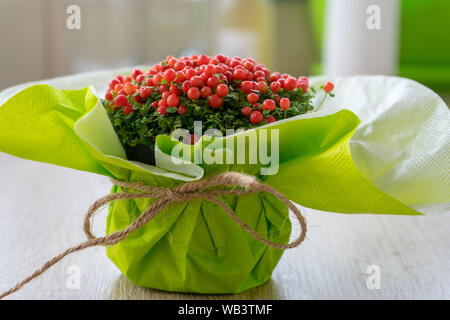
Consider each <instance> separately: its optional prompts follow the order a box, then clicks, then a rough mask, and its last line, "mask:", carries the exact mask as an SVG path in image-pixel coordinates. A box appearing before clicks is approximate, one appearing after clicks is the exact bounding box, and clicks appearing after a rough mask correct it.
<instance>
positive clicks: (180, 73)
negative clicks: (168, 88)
mask: <svg viewBox="0 0 450 320" xmlns="http://www.w3.org/2000/svg"><path fill="white" fill-rule="evenodd" d="M184 80H186V75H185V74H184V73H183V71H178V72H177V77H176V78H175V82H177V83H183V82H184Z"/></svg>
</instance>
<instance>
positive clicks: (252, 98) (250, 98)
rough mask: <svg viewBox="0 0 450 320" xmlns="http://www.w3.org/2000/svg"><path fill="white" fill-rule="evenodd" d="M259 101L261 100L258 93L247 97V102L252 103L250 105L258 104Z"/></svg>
mask: <svg viewBox="0 0 450 320" xmlns="http://www.w3.org/2000/svg"><path fill="white" fill-rule="evenodd" d="M258 100H259V96H258V95H257V94H256V93H250V94H249V95H248V96H247V101H248V102H250V103H252V104H253V103H257V102H258Z"/></svg>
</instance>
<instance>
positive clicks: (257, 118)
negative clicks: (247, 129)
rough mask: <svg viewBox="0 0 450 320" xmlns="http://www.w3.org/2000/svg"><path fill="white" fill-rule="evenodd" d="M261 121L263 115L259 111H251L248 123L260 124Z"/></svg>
mask: <svg viewBox="0 0 450 320" xmlns="http://www.w3.org/2000/svg"><path fill="white" fill-rule="evenodd" d="M263 119H264V117H263V114H262V113H261V112H260V111H253V112H252V113H251V114H250V122H251V123H253V124H257V123H260V122H261V121H263Z"/></svg>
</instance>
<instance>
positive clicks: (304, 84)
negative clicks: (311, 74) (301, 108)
mask: <svg viewBox="0 0 450 320" xmlns="http://www.w3.org/2000/svg"><path fill="white" fill-rule="evenodd" d="M297 88H302V90H303V92H306V91H308V88H309V80H308V78H306V77H301V78H299V79H298V80H297Z"/></svg>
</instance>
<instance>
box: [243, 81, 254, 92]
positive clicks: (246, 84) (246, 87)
mask: <svg viewBox="0 0 450 320" xmlns="http://www.w3.org/2000/svg"><path fill="white" fill-rule="evenodd" d="M241 90H242V91H243V92H244V93H245V94H249V93H250V92H252V90H253V82H252V81H243V82H242V83H241Z"/></svg>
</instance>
